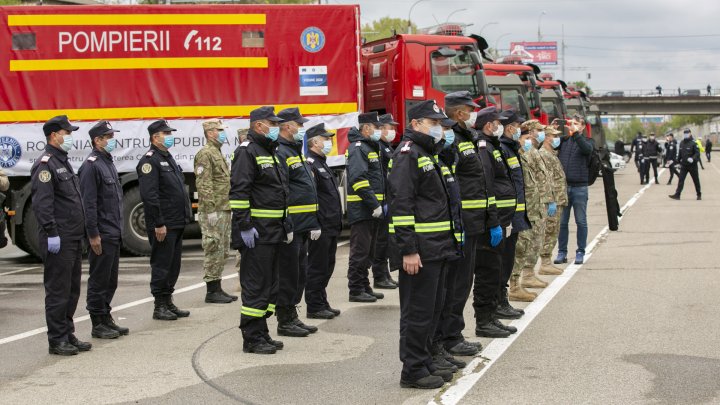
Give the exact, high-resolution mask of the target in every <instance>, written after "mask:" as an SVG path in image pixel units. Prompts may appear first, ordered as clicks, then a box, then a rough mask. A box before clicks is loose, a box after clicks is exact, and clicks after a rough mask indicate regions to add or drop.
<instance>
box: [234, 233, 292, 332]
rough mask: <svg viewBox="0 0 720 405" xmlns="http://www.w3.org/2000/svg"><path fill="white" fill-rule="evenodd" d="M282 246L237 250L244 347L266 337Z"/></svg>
mask: <svg viewBox="0 0 720 405" xmlns="http://www.w3.org/2000/svg"><path fill="white" fill-rule="evenodd" d="M282 244H284V242H281V243H274V244H256V245H255V247H254V248H252V249H250V248H248V247H243V248H242V249H241V250H240V255H241V256H240V268H241V269H242V271H241V272H240V287H241V288H242V293H241V294H240V295H241V297H240V298H241V300H242V308H241V309H240V329H241V330H242V335H243V340H244V343H245V344H250V343H255V342H257V341H258V340H260V339H263V338H264V337H266V336H267V334H268V328H267V322H266V318H269V317H270V316H272V314H273V313H275V303H276V301H277V298H278V288H279V284H278V273H279V265H280V258H279V255H280V249H282V247H281V245H282Z"/></svg>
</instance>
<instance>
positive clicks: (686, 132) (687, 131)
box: [683, 129, 692, 134]
mask: <svg viewBox="0 0 720 405" xmlns="http://www.w3.org/2000/svg"><path fill="white" fill-rule="evenodd" d="M690 133H692V131H690V130H689V129H686V130H684V131H683V134H690Z"/></svg>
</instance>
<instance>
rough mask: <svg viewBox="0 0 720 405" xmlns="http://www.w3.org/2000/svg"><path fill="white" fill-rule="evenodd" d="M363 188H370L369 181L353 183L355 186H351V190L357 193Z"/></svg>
mask: <svg viewBox="0 0 720 405" xmlns="http://www.w3.org/2000/svg"><path fill="white" fill-rule="evenodd" d="M365 187H370V181H368V180H361V181H358V182H357V183H355V184H353V185H352V188H353V190H355V191H358V190H360V189H361V188H365Z"/></svg>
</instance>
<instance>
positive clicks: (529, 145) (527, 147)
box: [523, 139, 533, 152]
mask: <svg viewBox="0 0 720 405" xmlns="http://www.w3.org/2000/svg"><path fill="white" fill-rule="evenodd" d="M532 146H533V145H532V141H531V140H529V139H526V140H525V143H524V144H523V149H524V150H525V152H527V151H529V150H530V149H532Z"/></svg>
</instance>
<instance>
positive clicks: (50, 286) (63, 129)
mask: <svg viewBox="0 0 720 405" xmlns="http://www.w3.org/2000/svg"><path fill="white" fill-rule="evenodd" d="M78 129H79V128H78V127H76V126H74V125H71V124H70V122H69V121H68V118H67V116H65V115H59V116H57V117H53V118H51V119H49V120H48V121H47V122H46V123H45V124H44V125H43V132H44V133H45V141H46V144H47V146H46V147H45V153H43V155H42V156H41V157H40V159H38V160H37V161H35V163H34V164H33V166H32V169H31V171H30V173H31V174H30V179H31V180H30V181H31V185H32V196H33V198H32V209H33V213H34V214H35V218H37V222H38V225H39V228H40V230H39V241H38V242H39V247H40V254H41V256H42V259H43V266H44V276H43V282H44V285H45V321H46V322H47V329H48V332H47V336H48V343H49V352H50V354H58V355H61V356H71V355H74V354H78V352H79V351H88V350H90V349H91V348H92V344H90V343H88V342H83V341H80V340H78V338H77V337H75V324H74V323H73V315H74V314H75V309H76V308H77V303H78V299H79V298H80V272H81V269H82V243H83V242H82V241H83V239H85V218H84V215H83V206H82V198H81V194H80V185H79V182H78V178H77V176H75V173H74V172H73V168H72V166H71V165H70V161H69V160H68V151H70V149H72V147H73V136H72V133H73V132H74V131H77V130H78Z"/></svg>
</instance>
